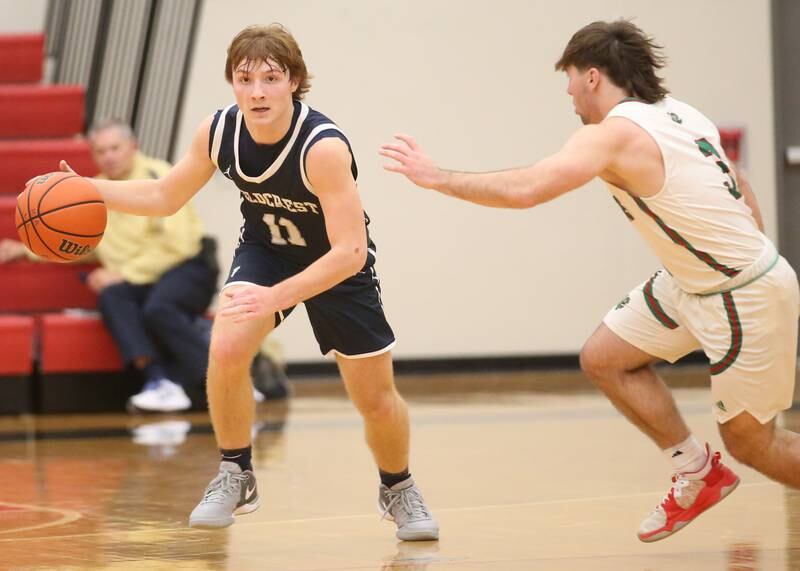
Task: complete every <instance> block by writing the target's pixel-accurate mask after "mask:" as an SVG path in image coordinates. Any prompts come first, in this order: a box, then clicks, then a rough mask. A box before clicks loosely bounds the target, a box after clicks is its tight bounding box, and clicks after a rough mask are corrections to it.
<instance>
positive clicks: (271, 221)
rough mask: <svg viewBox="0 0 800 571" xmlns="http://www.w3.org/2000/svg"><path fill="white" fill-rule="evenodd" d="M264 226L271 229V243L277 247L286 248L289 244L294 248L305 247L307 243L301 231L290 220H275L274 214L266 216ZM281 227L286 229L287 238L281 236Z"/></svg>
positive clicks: (279, 218)
mask: <svg viewBox="0 0 800 571" xmlns="http://www.w3.org/2000/svg"><path fill="white" fill-rule="evenodd" d="M263 220H264V224H266V225H267V227H268V228H269V233H270V237H271V241H272V243H273V244H275V245H276V246H285V245H286V244H287V243H289V244H291V245H292V246H305V245H306V241H305V238H303V235H302V234H301V233H300V229H299V228H298V227H297V226H295V224H294V222H292V221H291V220H289V219H288V218H281V217H280V216H279V217H278V218H277V220H276V218H275V215H274V214H265V215H264V217H263ZM281 226H283V227H284V228H286V234H287V236H286V238H284V237H283V235H282V234H281Z"/></svg>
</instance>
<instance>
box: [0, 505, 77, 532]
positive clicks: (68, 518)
mask: <svg viewBox="0 0 800 571" xmlns="http://www.w3.org/2000/svg"><path fill="white" fill-rule="evenodd" d="M0 506H8V507H11V508H21V509H25V510H28V511H34V512H55V513H57V514H61V519H57V520H55V521H48V522H46V523H39V524H36V525H29V526H27V527H15V528H14V529H6V530H3V531H0V535H2V534H4V533H20V532H22V531H31V530H34V529H44V528H46V527H53V526H56V525H66V524H68V523H72V522H73V521H76V520H79V519H81V518H82V517H83V516H82V515H81V513H80V512H76V511H75V510H65V509H61V508H43V507H41V506H35V505H30V504H12V503H11V502H0ZM0 541H18V539H13V540H8V539H0Z"/></svg>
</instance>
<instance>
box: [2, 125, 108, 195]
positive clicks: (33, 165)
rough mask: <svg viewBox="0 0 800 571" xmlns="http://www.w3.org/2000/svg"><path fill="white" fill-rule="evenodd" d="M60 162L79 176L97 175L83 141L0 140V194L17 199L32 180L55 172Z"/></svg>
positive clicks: (87, 148) (87, 147)
mask: <svg viewBox="0 0 800 571" xmlns="http://www.w3.org/2000/svg"><path fill="white" fill-rule="evenodd" d="M61 159H64V160H65V161H67V162H68V163H69V165H70V166H71V167H72V168H73V169H75V171H76V172H77V173H78V174H80V175H83V176H94V175H95V174H97V167H96V166H95V164H94V160H92V155H91V152H90V151H89V144H88V143H87V142H86V141H85V140H84V139H78V138H75V139H51V140H36V141H0V194H2V193H5V194H13V195H14V196H16V195H17V194H19V193H20V192H22V190H23V188H25V183H26V182H28V180H30V179H31V178H32V177H34V176H36V175H38V174H44V173H47V172H52V171H56V170H58V162H59V160H61Z"/></svg>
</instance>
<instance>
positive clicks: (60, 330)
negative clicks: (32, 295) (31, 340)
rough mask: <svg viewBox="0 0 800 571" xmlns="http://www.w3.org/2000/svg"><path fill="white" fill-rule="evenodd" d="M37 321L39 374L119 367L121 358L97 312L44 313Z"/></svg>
mask: <svg viewBox="0 0 800 571" xmlns="http://www.w3.org/2000/svg"><path fill="white" fill-rule="evenodd" d="M40 323H41V328H40V334H41V348H40V357H39V359H40V368H41V371H42V373H43V374H45V375H46V374H48V373H85V372H115V371H120V370H122V368H123V364H122V358H121V357H120V355H119V351H118V350H117V347H116V345H115V344H114V340H113V339H112V338H111V335H110V334H109V333H108V330H107V329H106V328H105V326H104V325H103V321H102V320H101V318H100V317H99V316H97V315H77V316H76V315H70V314H68V313H58V314H45V315H42V316H41V322H40Z"/></svg>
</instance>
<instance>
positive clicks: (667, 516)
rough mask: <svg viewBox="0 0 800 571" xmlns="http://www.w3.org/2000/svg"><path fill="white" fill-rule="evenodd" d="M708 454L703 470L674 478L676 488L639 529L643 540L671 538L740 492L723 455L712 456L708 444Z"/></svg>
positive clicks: (670, 491)
mask: <svg viewBox="0 0 800 571" xmlns="http://www.w3.org/2000/svg"><path fill="white" fill-rule="evenodd" d="M706 452H707V454H708V460H706V465H705V466H703V467H702V468H701V469H700V470H698V471H697V472H690V473H687V474H675V475H674V476H673V477H672V482H673V484H672V488H670V490H669V492H668V493H667V495H666V496H665V497H664V499H663V500H662V501H661V503H660V504H659V505H658V506H656V509H655V510H653V513H651V514H650V515H649V516H647V518H645V520H644V521H643V522H642V525H641V526H639V531H638V533H637V535H638V536H639V539H640V540H642V541H645V542H648V543H649V542H652V541H658V540H660V539H664V538H665V537H669V536H670V535H672V534H673V533H675V532H676V531H679V530H681V529H683V528H684V527H686V526H687V525H688V524H689V523H690V522H691V521H692V520H693V519H694V518H696V517H697V516H699V515H700V514H701V513H703V512H704V511H706V510H707V509H708V508H710V507H711V506H714V505H716V504H717V503H719V502H720V501H722V499H723V498H725V497H726V496H727V495H728V494H730V493H731V492H732V491H733V490H735V489H736V486H738V485H739V477H738V476H737V475H736V474H734V473H733V471H732V470H731V469H730V468H728V467H726V466H723V465H722V462H720V453H719V452H714V453H713V454H712V453H711V449H710V447H709V446H708V444H706Z"/></svg>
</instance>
